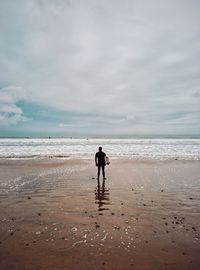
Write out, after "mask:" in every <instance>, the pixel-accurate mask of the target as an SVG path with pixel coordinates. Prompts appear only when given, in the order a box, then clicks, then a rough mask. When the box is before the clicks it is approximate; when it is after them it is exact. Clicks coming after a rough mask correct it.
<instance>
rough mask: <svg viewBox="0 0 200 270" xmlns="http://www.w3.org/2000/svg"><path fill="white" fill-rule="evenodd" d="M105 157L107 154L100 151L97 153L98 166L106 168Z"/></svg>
mask: <svg viewBox="0 0 200 270" xmlns="http://www.w3.org/2000/svg"><path fill="white" fill-rule="evenodd" d="M105 156H106V154H105V153H104V152H102V151H99V152H97V153H96V158H97V164H98V165H103V166H105Z"/></svg>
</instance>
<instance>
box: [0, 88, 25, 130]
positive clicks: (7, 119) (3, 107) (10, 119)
mask: <svg viewBox="0 0 200 270" xmlns="http://www.w3.org/2000/svg"><path fill="white" fill-rule="evenodd" d="M23 98H25V95H24V90H23V89H22V88H21V87H17V86H8V87H4V88H1V89H0V125H12V124H17V123H19V122H26V121H29V120H30V119H29V118H27V117H25V116H24V115H23V111H22V110H21V108H20V107H18V106H17V105H16V103H17V102H18V101H19V100H21V99H23Z"/></svg>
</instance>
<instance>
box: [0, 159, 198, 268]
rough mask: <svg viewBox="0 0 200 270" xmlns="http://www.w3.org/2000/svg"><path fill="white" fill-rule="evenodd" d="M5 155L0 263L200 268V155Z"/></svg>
mask: <svg viewBox="0 0 200 270" xmlns="http://www.w3.org/2000/svg"><path fill="white" fill-rule="evenodd" d="M106 173H107V179H106V180H105V182H103V180H102V179H100V181H99V182H98V181H97V180H96V168H95V167H94V161H93V160H62V159H45V160H36V159H35V160H1V161H0V265H1V267H0V268H1V270H9V269H19V270H23V269H28V270H29V269H31V270H32V269H35V270H36V269H38V270H39V269H41V270H43V269H55V270H60V269H83V270H84V269H87V270H88V269H122V270H124V269H138V270H140V269H141V270H146V269H148V270H151V269H152V270H154V269H160V270H162V269H170V270H172V269H174V270H175V269H176V270H179V269H180V270H188V269H190V270H192V269H195V270H197V269H200V256H199V254H200V199H199V194H200V161H179V160H173V161H150V160H149V161H142V160H141V161H136V160H128V159H127V160H117V159H116V160H112V163H111V164H110V165H109V166H108V167H107V168H106Z"/></svg>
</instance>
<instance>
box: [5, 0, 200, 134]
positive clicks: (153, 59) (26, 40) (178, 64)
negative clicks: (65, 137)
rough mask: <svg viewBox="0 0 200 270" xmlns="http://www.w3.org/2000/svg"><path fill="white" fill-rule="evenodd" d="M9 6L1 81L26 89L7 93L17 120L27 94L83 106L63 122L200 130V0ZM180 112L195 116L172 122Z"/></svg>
mask: <svg viewBox="0 0 200 270" xmlns="http://www.w3.org/2000/svg"><path fill="white" fill-rule="evenodd" d="M0 10H1V11H0V33H1V34H0V41H1V42H0V44H1V45H0V61H1V63H2V65H1V67H0V74H1V78H0V85H18V86H19V89H21V90H19V89H18V90H16V89H15V88H14V89H13V90H11V89H10V90H9V93H10V94H9V95H8V96H6V94H5V95H4V96H3V94H2V96H1V98H2V100H3V99H4V103H3V104H8V105H9V100H7V101H6V99H12V100H11V104H12V110H13V113H14V111H15V110H19V112H18V115H19V116H21V117H22V118H21V120H16V122H20V121H23V120H22V119H23V117H25V116H24V115H23V111H21V112H20V107H18V105H17V100H19V99H20V98H23V99H25V100H27V101H29V102H32V103H35V104H39V105H41V106H45V107H49V108H52V109H54V110H57V111H61V112H62V113H63V114H64V115H66V117H67V115H68V114H69V112H70V113H72V114H73V113H76V114H77V117H76V118H73V117H72V119H73V123H71V122H70V121H69V122H70V123H68V121H65V120H64V119H60V120H58V126H59V123H63V126H62V125H61V126H62V128H61V129H64V127H65V125H67V126H68V128H70V127H71V128H72V127H76V130H77V129H78V128H80V129H81V130H84V129H85V130H88V129H92V128H94V129H95V130H98V131H99V130H102V129H103V127H104V128H105V129H108V125H109V126H110V129H111V130H112V131H113V132H130V133H131V132H138V133H143V132H144V133H148V132H149V133H152V132H160V131H161V130H162V132H168V130H169V129H170V130H171V131H173V132H175V133H176V132H180V129H179V127H181V132H184V130H185V132H187V131H188V127H189V128H190V129H191V132H195V133H198V132H199V131H200V124H198V123H196V122H195V123H194V124H193V126H191V124H190V123H193V119H198V118H199V117H200V109H199V100H197V98H196V99H195V97H197V94H196V95H194V93H197V92H196V91H197V89H198V87H199V84H200V74H199V73H200V72H199V71H200V64H199V63H200V61H199V60H200V59H199V55H200V47H199V42H200V38H199V37H200V35H199V34H200V30H199V23H200V19H199V11H200V4H199V3H198V1H195V0H191V1H186V0H181V1H180V0H176V1H172V0H169V1H160V0H149V1H145V0H143V1H142V0H136V1H131V0H124V1H119V0H117V1H116V0H111V1H105V0H103V1H94V0H86V1H84V2H83V1H81V0H77V1H62V0H59V1H56V0H51V1H44V0H34V1H33V0H30V1H25V0H21V1H2V2H1V3H0ZM22 89H26V91H24V90H22ZM20 91H22V92H23V91H24V92H23V93H21V94H20ZM15 95H16V96H15ZM6 102H7V103H6ZM8 105H7V106H8ZM9 106H11V105H9ZM15 106H16V107H15ZM179 113H183V114H187V115H188V120H187V121H186V120H185V121H183V120H182V118H176V119H175V120H174V121H175V122H173V121H171V122H169V121H168V122H165V121H167V120H166V119H168V116H170V115H176V114H179ZM15 114H17V113H15ZM87 115H93V117H88V116H87ZM190 117H191V122H190V121H189V119H190ZM19 118H20V117H19ZM24 119H25V118H24ZM11 122H12V121H11ZM189 122H190V123H189ZM8 123H9V122H8ZM88 123H91V128H89V127H88ZM174 123H176V125H175V124H174Z"/></svg>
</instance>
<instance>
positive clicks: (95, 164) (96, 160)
mask: <svg viewBox="0 0 200 270" xmlns="http://www.w3.org/2000/svg"><path fill="white" fill-rule="evenodd" d="M97 159H98V158H97V154H96V155H95V165H96V166H97V165H98V163H97Z"/></svg>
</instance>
